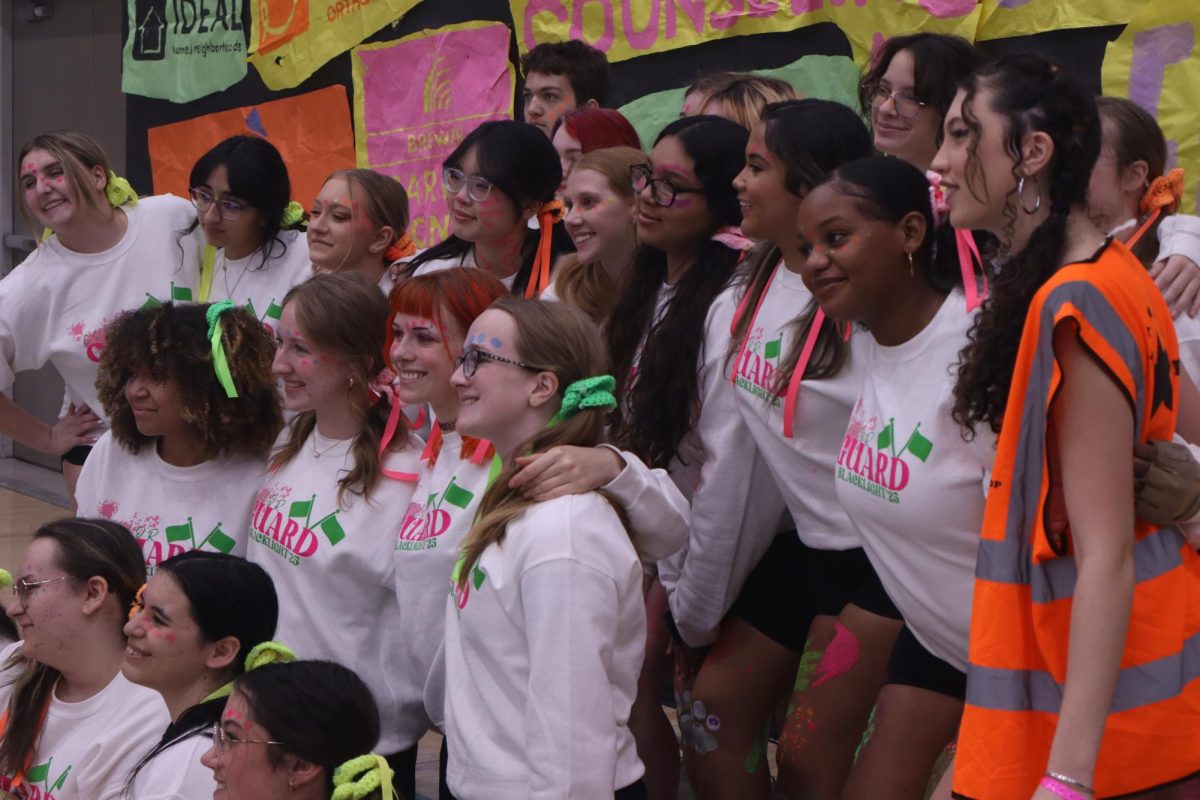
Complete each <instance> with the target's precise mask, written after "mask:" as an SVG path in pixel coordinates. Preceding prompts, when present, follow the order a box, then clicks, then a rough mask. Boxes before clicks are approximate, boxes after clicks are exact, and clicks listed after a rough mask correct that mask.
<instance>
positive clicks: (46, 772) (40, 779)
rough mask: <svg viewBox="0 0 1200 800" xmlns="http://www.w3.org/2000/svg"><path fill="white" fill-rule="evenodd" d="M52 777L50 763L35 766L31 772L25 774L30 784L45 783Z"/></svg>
mask: <svg viewBox="0 0 1200 800" xmlns="http://www.w3.org/2000/svg"><path fill="white" fill-rule="evenodd" d="M49 776H50V762H49V761H47V762H46V763H45V764H35V765H34V766H32V767H30V768H29V772H26V773H25V780H27V781H28V782H29V783H44V782H45V781H46V778H48V777H49Z"/></svg>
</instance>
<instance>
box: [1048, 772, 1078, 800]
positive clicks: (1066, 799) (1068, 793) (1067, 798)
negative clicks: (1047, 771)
mask: <svg viewBox="0 0 1200 800" xmlns="http://www.w3.org/2000/svg"><path fill="white" fill-rule="evenodd" d="M1038 786H1040V787H1042V788H1043V789H1045V790H1046V791H1048V792H1050V794H1053V795H1057V796H1058V797H1061V798H1063V800H1088V798H1087V797H1086V796H1084V795H1082V794H1080V793H1079V792H1077V791H1075V790H1074V789H1072V788H1071V787H1070V786H1067V785H1066V784H1065V783H1063V782H1062V781H1059V780H1055V779H1054V778H1051V777H1050V776H1049V775H1047V776H1046V777H1044V778H1042V781H1041V783H1039V784H1038Z"/></svg>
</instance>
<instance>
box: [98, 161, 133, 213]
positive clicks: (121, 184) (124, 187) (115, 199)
mask: <svg viewBox="0 0 1200 800" xmlns="http://www.w3.org/2000/svg"><path fill="white" fill-rule="evenodd" d="M104 194H105V196H106V197H108V202H109V205H111V206H112V207H113V208H116V207H117V206H123V205H125V204H126V203H128V204H129V205H131V206H136V205H137V201H138V196H137V192H135V191H134V190H133V187H132V186H130V185H129V181H127V180H125V179H124V178H122V177H121V176H120V175H118V174H117V173H115V172H113V171H112V170H111V169H110V170H109V171H108V186H106V187H104Z"/></svg>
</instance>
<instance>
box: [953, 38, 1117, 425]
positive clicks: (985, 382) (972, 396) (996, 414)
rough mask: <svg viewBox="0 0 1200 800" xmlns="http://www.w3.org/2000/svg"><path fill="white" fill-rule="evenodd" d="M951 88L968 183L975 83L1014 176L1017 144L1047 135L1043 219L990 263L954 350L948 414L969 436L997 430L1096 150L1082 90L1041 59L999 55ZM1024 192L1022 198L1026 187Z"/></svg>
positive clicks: (1090, 101) (1092, 109) (1091, 106)
mask: <svg viewBox="0 0 1200 800" xmlns="http://www.w3.org/2000/svg"><path fill="white" fill-rule="evenodd" d="M961 88H962V89H963V90H964V91H965V92H966V98H965V99H964V100H963V111H962V117H963V122H964V123H965V124H966V126H967V128H968V129H969V130H970V131H971V145H970V160H969V161H968V164H967V179H968V183H971V182H973V179H974V177H975V175H977V174H978V172H979V162H978V157H977V155H976V152H975V148H976V146H977V144H978V142H979V137H980V132H981V127H980V124H979V119H978V117H977V116H976V115H975V114H973V113H972V104H973V103H974V102H975V99H976V97H977V95H978V92H979V90H980V89H985V90H986V91H987V97H988V101H989V107H990V108H991V110H992V111H994V112H996V113H997V114H1000V115H1001V116H1003V117H1005V118H1007V120H1008V125H1009V129H1008V134H1007V137H1006V140H1005V145H1006V148H1007V150H1008V153H1009V155H1010V156H1011V157H1012V158H1013V159H1015V163H1014V165H1013V170H1014V174H1015V173H1016V170H1017V169H1018V168H1019V167H1020V166H1021V163H1022V156H1021V144H1022V141H1023V140H1024V138H1025V136H1026V134H1028V133H1030V132H1032V131H1042V132H1044V133H1046V134H1048V135H1049V136H1050V137H1051V139H1052V140H1053V141H1054V154H1053V159H1052V161H1051V163H1050V167H1049V169H1048V170H1046V172H1045V173H1044V178H1045V180H1044V185H1039V187H1038V193H1039V195H1040V196H1041V198H1042V199H1041V200H1040V202H1048V203H1049V204H1050V216H1049V217H1047V218H1046V220H1045V221H1044V222H1042V224H1041V225H1039V226H1038V227H1037V228H1036V229H1035V230H1034V231H1033V234H1032V235H1031V236H1030V237H1029V241H1028V243H1027V244H1026V245H1025V247H1024V248H1022V249H1021V251H1020V252H1018V253H1016V254H1014V255H1012V257H1011V258H1009V259H1008V260H1007V261H1006V262H1005V263H1004V264H1003V266H1002V267H1001V268H1000V270H999V273H998V274H997V275H996V278H995V281H994V283H993V286H992V293H991V296H990V297H989V298H988V300H987V302H985V303H984V305H983V308H982V310H981V311H980V314H979V317H978V318H977V319H976V320H975V323H974V325H972V326H971V330H970V332H969V333H968V334H967V338H968V344H967V346H966V347H964V348H963V350H962V353H961V355H960V362H959V369H958V382H957V384H956V385H955V387H954V412H953V414H954V420H955V421H956V422H957V423H958V424H959V425H961V426H962V427H963V429H964V435H965V436H967V437H971V436H973V431H974V428H975V426H976V425H977V424H979V423H986V424H987V425H988V426H990V427H991V429H992V431H993V432H996V433H998V432H999V431H1000V422H1001V420H1002V419H1003V417H1004V408H1005V405H1006V404H1007V402H1008V390H1009V386H1010V384H1011V383H1012V375H1013V369H1014V366H1015V364H1016V360H1017V348H1018V347H1019V345H1020V343H1021V332H1022V330H1023V329H1024V326H1025V314H1026V312H1027V311H1028V309H1029V303H1030V301H1031V300H1032V299H1033V296H1034V294H1035V293H1036V292H1037V290H1038V289H1039V288H1041V286H1042V284H1044V283H1045V282H1046V281H1047V280H1048V279H1049V278H1050V276H1051V275H1053V274H1054V273H1055V272H1057V271H1058V269H1059V267H1061V266H1062V258H1063V250H1064V247H1065V245H1066V237H1067V217H1068V216H1069V215H1070V213H1071V211H1072V210H1073V209H1076V208H1082V207H1083V206H1084V205H1085V203H1086V202H1087V190H1088V182H1089V181H1090V179H1091V174H1092V168H1093V167H1094V166H1095V164H1096V157H1097V156H1098V155H1099V153H1100V118H1099V115H1098V114H1097V112H1096V101H1095V98H1094V97H1093V96H1092V94H1091V92H1089V91H1088V90H1087V89H1086V88H1085V87H1084V86H1083V85H1082V84H1081V83H1080V82H1079V81H1078V80H1076V79H1075V78H1074V77H1073V76H1072V75H1071V74H1070V73H1068V72H1067V71H1066V70H1065V69H1063V68H1062V67H1060V66H1058V65H1056V64H1053V63H1051V62H1050V61H1048V60H1046V59H1045V58H1042V57H1041V56H1035V55H1029V54H1021V55H1013V56H1007V57H1005V58H1003V59H1001V60H999V61H997V62H996V63H994V64H990V65H988V66H986V67H984V68H983V69H981V70H979V71H978V72H976V73H975V74H974V75H972V76H970V77H969V78H967V80H965V81H964V82H963V84H962V87H961ZM1025 194H1026V195H1028V194H1029V192H1028V188H1026V192H1025ZM1021 202H1022V198H1021V197H1020V196H1019V195H1018V193H1017V192H1016V190H1015V189H1014V190H1013V191H1012V192H1010V193H1009V195H1008V197H1007V198H1006V206H1005V216H1006V217H1007V218H1008V220H1009V225H1008V229H1009V230H1008V233H1009V236H1006V237H1005V238H1011V233H1012V229H1013V228H1014V227H1015V225H1016V221H1017V215H1018V214H1020V213H1022V212H1021ZM1026 202H1028V201H1026ZM999 255H1000V256H1001V257H1003V255H1004V253H1003V252H1001V253H1000V254H999Z"/></svg>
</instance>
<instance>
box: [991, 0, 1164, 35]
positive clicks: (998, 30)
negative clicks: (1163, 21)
mask: <svg viewBox="0 0 1200 800" xmlns="http://www.w3.org/2000/svg"><path fill="white" fill-rule="evenodd" d="M1160 1H1161V0H1160ZM980 6H981V8H980V16H979V30H978V31H977V32H976V34H975V38H976V40H978V41H984V40H986V39H1002V38H1004V37H1006V36H1026V35H1028V34H1033V33H1044V32H1046V31H1057V30H1068V29H1070V28H1095V27H1098V26H1101V25H1124V24H1125V23H1126V22H1129V19H1130V17H1132V16H1133V15H1134V13H1135V12H1136V11H1137V10H1138V9H1139V8H1140V7H1141V6H1142V3H1141V2H1131V0H982V2H981V3H980Z"/></svg>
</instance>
